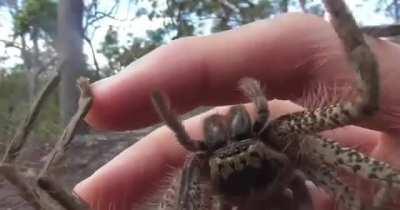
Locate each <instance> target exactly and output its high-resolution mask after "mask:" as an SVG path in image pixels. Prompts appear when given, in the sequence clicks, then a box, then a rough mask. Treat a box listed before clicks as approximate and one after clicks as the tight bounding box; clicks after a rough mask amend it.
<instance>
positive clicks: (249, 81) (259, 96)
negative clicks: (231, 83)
mask: <svg viewBox="0 0 400 210" xmlns="http://www.w3.org/2000/svg"><path fill="white" fill-rule="evenodd" d="M239 88H240V90H241V91H242V92H243V94H244V95H245V96H246V97H247V98H249V99H250V101H251V102H252V103H254V105H255V107H256V110H257V118H256V120H255V122H254V125H253V131H254V132H255V133H258V132H259V131H261V129H263V128H264V126H265V125H266V123H267V121H268V118H269V110H268V100H267V98H266V97H265V95H264V92H263V90H262V89H261V85H260V83H259V82H258V81H257V80H255V79H253V78H247V77H246V78H243V79H241V80H240V81H239Z"/></svg>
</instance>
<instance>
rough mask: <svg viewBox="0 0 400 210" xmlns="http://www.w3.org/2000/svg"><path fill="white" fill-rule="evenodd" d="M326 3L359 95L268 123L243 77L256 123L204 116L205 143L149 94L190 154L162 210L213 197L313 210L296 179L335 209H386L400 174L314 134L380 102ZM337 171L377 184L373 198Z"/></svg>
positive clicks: (359, 52) (353, 34) (362, 57)
mask: <svg viewBox="0 0 400 210" xmlns="http://www.w3.org/2000/svg"><path fill="white" fill-rule="evenodd" d="M325 3H326V7H327V9H328V11H329V12H330V13H331V16H332V22H333V26H334V28H335V30H336V32H337V34H338V36H339V38H340V39H341V40H342V42H343V44H344V46H345V50H346V53H347V54H348V57H349V60H350V62H351V63H352V64H353V67H354V68H356V72H357V74H358V75H359V78H360V79H359V85H358V87H359V90H360V91H359V96H358V97H357V98H356V99H354V101H349V102H341V103H337V104H333V105H329V106H326V107H321V108H317V109H315V110H305V111H301V112H296V113H292V114H288V115H284V116H281V117H278V118H277V119H275V120H272V121H268V107H267V99H266V98H265V96H264V94H263V91H262V89H261V87H260V85H259V83H258V82H257V81H256V80H255V79H251V78H244V79H241V80H240V82H239V83H240V85H239V86H240V88H241V90H242V92H243V93H244V94H245V95H246V96H247V97H248V98H249V99H250V100H251V101H252V102H253V103H254V105H255V107H256V110H257V113H258V116H257V118H256V119H255V122H254V123H252V121H251V120H250V117H249V114H248V112H247V111H246V110H245V108H244V107H243V106H241V105H236V106H233V107H232V108H230V110H229V112H228V113H227V114H226V115H220V114H214V115H211V116H210V117H208V118H206V119H205V121H204V134H205V140H204V141H196V140H192V139H191V138H190V136H189V134H188V133H187V132H186V131H185V129H184V127H183V126H182V124H181V123H180V121H179V120H178V119H177V117H176V115H175V114H174V113H173V112H172V110H171V109H170V107H169V105H168V102H167V99H166V97H165V96H164V95H163V94H162V93H160V92H156V93H154V94H153V98H152V99H153V103H154V105H155V108H156V109H157V111H158V113H159V115H160V116H161V118H162V119H163V120H164V121H165V123H166V124H167V125H168V126H169V127H170V128H171V129H172V130H173V131H174V132H175V134H176V136H177V139H178V141H179V143H180V144H181V145H182V146H183V147H185V148H186V149H187V150H188V151H191V152H193V153H194V155H192V156H190V158H188V159H187V160H186V162H185V164H184V168H183V172H182V174H181V178H180V179H181V180H180V184H179V192H177V193H176V194H177V196H176V197H177V198H176V200H175V201H174V202H175V203H173V204H172V205H171V206H172V208H171V207H170V206H169V204H168V203H164V204H165V205H164V206H162V209H193V210H206V209H211V208H214V206H213V205H214V201H213V200H212V199H213V198H217V200H218V202H217V203H218V205H217V208H219V209H232V208H233V207H235V208H237V209H270V208H272V204H274V202H272V200H277V199H280V200H281V201H282V199H283V202H279V204H278V206H279V207H280V208H284V209H301V210H303V209H304V210H306V209H312V202H311V199H310V196H309V195H308V193H307V192H308V191H307V189H306V187H305V178H303V174H304V175H305V177H306V178H307V179H309V180H311V181H313V182H314V183H315V184H317V185H318V186H321V187H323V188H325V189H327V190H328V191H330V192H331V193H332V194H333V195H334V197H335V199H336V200H337V203H338V205H337V206H338V207H339V208H340V209H347V210H360V209H387V208H386V207H387V204H389V203H390V202H389V201H390V200H391V197H392V196H391V194H392V192H397V191H399V190H400V171H398V170H396V169H394V168H392V167H391V166H390V165H388V164H387V163H384V162H381V161H378V160H374V159H373V158H370V157H368V156H366V155H363V154H362V153H360V152H358V151H356V150H354V149H351V148H347V147H342V146H340V145H339V144H337V143H335V142H334V141H332V140H330V139H327V138H324V137H322V136H320V135H318V133H319V132H321V131H324V130H329V129H334V128H337V127H342V126H345V125H349V124H354V123H356V122H358V121H359V120H361V119H364V118H367V117H370V116H372V115H373V114H375V113H376V111H378V102H379V73H378V65H377V63H376V61H375V57H374V56H373V54H372V53H371V51H370V50H369V48H368V46H367V45H366V43H365V41H364V39H363V36H362V34H361V32H360V31H359V30H358V28H357V26H356V24H355V21H354V19H352V16H351V14H350V13H349V12H348V11H347V9H346V7H345V5H344V3H343V2H342V1H336V0H326V2H325ZM360 141H361V140H360ZM342 173H347V174H352V175H355V176H357V177H359V178H362V179H364V180H368V181H373V182H375V183H377V186H378V187H377V190H376V192H375V196H374V199H371V201H370V202H369V203H368V202H365V201H362V200H361V198H360V196H359V194H358V192H357V191H356V189H355V188H354V186H351V185H350V184H349V183H348V182H346V181H345V180H343V179H342V178H341V177H342V176H341V174H342ZM272 198H274V199H272ZM285 199H286V200H285ZM368 206H369V207H368ZM384 207H385V208H384Z"/></svg>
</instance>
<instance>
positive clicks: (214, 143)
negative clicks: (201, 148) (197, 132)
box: [204, 114, 229, 150]
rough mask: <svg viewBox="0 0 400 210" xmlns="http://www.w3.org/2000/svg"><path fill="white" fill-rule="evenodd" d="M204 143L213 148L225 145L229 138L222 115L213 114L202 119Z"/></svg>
mask: <svg viewBox="0 0 400 210" xmlns="http://www.w3.org/2000/svg"><path fill="white" fill-rule="evenodd" d="M204 135H205V138H206V139H205V143H206V145H207V146H208V148H209V149H212V150H215V149H218V148H220V147H222V146H225V145H226V142H227V140H228V138H229V134H228V129H227V127H226V124H225V120H224V118H223V116H221V115H218V114H215V115H211V116H210V117H208V118H206V119H205V120H204Z"/></svg>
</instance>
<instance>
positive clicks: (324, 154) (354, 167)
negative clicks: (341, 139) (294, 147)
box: [300, 135, 400, 190]
mask: <svg viewBox="0 0 400 210" xmlns="http://www.w3.org/2000/svg"><path fill="white" fill-rule="evenodd" d="M300 151H301V153H302V154H304V156H305V158H307V159H312V160H313V161H316V162H322V163H325V164H328V165H330V166H331V167H333V168H335V169H342V170H344V171H346V172H348V173H350V174H354V175H357V176H359V177H362V178H364V179H366V180H372V181H376V182H379V183H380V184H381V185H382V186H383V187H387V188H394V189H396V190H400V171H399V170H397V169H395V168H393V167H391V166H390V165H389V164H388V163H385V162H383V161H378V160H375V159H374V158H371V157H368V156H367V155H364V154H362V153H361V152H358V151H357V150H355V149H351V148H348V147H343V146H340V145H339V144H338V143H337V142H335V141H333V140H330V139H327V138H324V137H321V136H318V135H306V136H304V138H303V140H302V143H301V148H300Z"/></svg>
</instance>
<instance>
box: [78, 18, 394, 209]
mask: <svg viewBox="0 0 400 210" xmlns="http://www.w3.org/2000/svg"><path fill="white" fill-rule="evenodd" d="M368 41H369V44H370V46H371V47H372V49H373V51H374V52H375V53H376V55H377V58H378V61H379V64H380V75H381V78H380V80H381V87H382V89H381V93H382V94H381V101H380V105H381V111H380V112H379V113H378V114H377V115H376V116H375V117H374V118H373V119H370V120H368V121H366V122H364V123H363V124H362V125H363V126H364V127H365V128H361V127H356V126H351V127H346V128H343V129H339V130H337V131H336V132H335V133H334V134H331V135H333V137H334V139H335V140H337V141H339V142H340V143H341V144H343V145H346V146H352V147H357V149H359V150H361V151H363V152H365V153H368V154H370V155H371V156H373V157H376V158H379V159H381V160H385V161H387V162H389V163H391V164H393V165H394V166H395V167H400V159H399V155H398V154H400V153H399V152H400V145H399V144H400V141H394V140H393V139H394V138H395V137H399V136H400V94H398V92H397V90H399V88H400V84H399V83H398V80H399V78H400V71H397V69H396V68H397V67H398V66H399V62H400V61H398V57H399V55H400V48H399V47H398V46H396V45H394V44H391V43H389V42H386V41H381V40H375V39H372V38H371V39H369V40H368ZM350 68H351V67H350V65H349V64H348V63H347V62H346V59H345V55H344V53H343V51H342V45H341V43H340V41H339V40H338V38H337V37H336V34H335V32H334V31H333V29H332V28H331V26H330V25H329V24H328V23H326V22H324V21H323V20H322V19H320V18H317V17H314V16H310V15H304V14H287V15H284V16H281V17H278V18H275V19H273V20H264V21H258V22H255V23H252V24H249V25H246V26H243V27H241V28H239V29H235V30H231V31H226V32H222V33H218V34H214V35H212V36H208V37H196V38H185V39H180V40H177V41H174V42H172V43H171V44H169V45H167V46H163V47H160V48H158V49H157V50H155V51H153V52H151V53H149V54H148V55H146V56H144V57H143V58H141V59H140V60H138V61H137V62H135V63H133V64H132V65H130V66H128V67H127V70H125V71H123V72H121V73H119V74H118V75H115V76H113V77H110V78H107V79H104V80H101V81H99V82H96V83H95V84H93V86H92V88H93V89H92V90H93V94H94V103H93V106H92V109H91V111H90V112H89V114H88V116H87V121H88V122H89V123H90V124H91V125H92V126H94V127H96V128H99V129H112V130H127V129H135V128H139V127H144V126H147V125H150V124H152V123H155V122H156V121H158V117H157V115H156V113H155V111H154V109H153V107H152V105H151V103H150V94H151V92H152V91H154V90H163V91H164V92H166V93H167V95H168V96H169V98H170V99H171V103H172V106H173V108H174V109H175V110H177V111H178V112H184V111H188V110H190V109H192V108H194V107H196V106H198V105H226V104H234V103H239V102H243V101H241V99H243V97H242V96H241V94H239V93H238V92H237V81H238V80H239V79H240V78H242V77H245V76H247V77H253V78H256V79H257V80H259V81H261V84H263V85H264V86H265V89H266V94H267V97H268V98H278V99H283V100H294V99H296V98H298V97H300V96H301V95H302V94H303V93H304V91H306V90H307V89H308V88H309V87H310V86H312V85H313V84H315V83H323V84H324V85H325V86H327V87H333V86H334V85H343V86H344V85H346V84H351V82H352V76H351V75H352V73H351V72H353V70H352V69H350ZM328 89H329V88H328ZM328 91H329V90H328ZM248 108H249V110H250V112H252V106H248ZM223 110H226V107H222V108H216V109H214V110H211V111H209V112H208V113H205V114H202V115H200V116H196V117H194V118H192V119H190V120H187V121H186V122H185V126H186V129H187V130H188V132H189V133H190V135H191V136H192V137H193V138H194V139H202V131H201V123H202V119H204V117H205V116H206V115H209V114H210V113H211V112H223ZM270 110H271V112H272V114H273V115H274V116H277V115H281V114H284V113H288V112H293V111H297V110H299V107H298V106H296V105H294V104H292V103H290V102H287V101H285V102H283V101H273V102H271V103H270ZM252 113H253V112H252ZM372 129H374V130H379V131H384V132H386V134H385V135H382V134H381V133H380V132H377V131H373V130H372ZM329 134H330V133H328V134H327V135H329ZM185 154H186V152H185V151H184V149H183V148H182V147H181V146H180V145H178V143H177V141H176V139H175V136H174V135H173V133H172V132H171V131H170V130H169V129H167V128H166V127H162V128H159V129H157V130H155V131H154V132H152V133H150V134H149V135H148V136H146V137H144V138H143V139H142V140H140V141H139V142H137V143H136V144H134V145H133V146H131V147H130V148H128V149H126V150H125V151H124V152H122V153H121V154H120V155H118V156H117V157H116V158H114V159H113V160H112V161H110V162H109V163H108V164H106V165H105V166H103V167H102V168H101V169H99V170H98V171H97V172H96V173H95V174H93V175H92V176H91V177H89V178H88V179H86V180H84V181H82V182H81V183H80V184H79V185H77V186H76V188H75V192H76V193H78V195H79V196H80V197H82V198H83V199H84V200H86V201H87V202H88V203H90V204H91V205H92V207H93V209H118V210H126V209H131V206H134V205H136V204H138V203H139V202H140V201H142V200H143V199H146V198H147V197H149V196H150V194H151V193H152V192H154V191H155V190H156V188H157V187H158V186H160V183H161V182H162V181H163V178H165V177H166V176H167V175H168V174H169V173H170V172H171V169H172V168H174V167H180V166H181V165H182V163H183V161H184V158H185ZM317 191H318V190H317V189H315V188H312V189H311V192H312V194H313V199H314V203H315V206H316V208H315V209H329V208H331V207H332V202H331V201H332V200H331V199H330V198H329V197H328V196H326V195H324V194H321V193H317Z"/></svg>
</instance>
